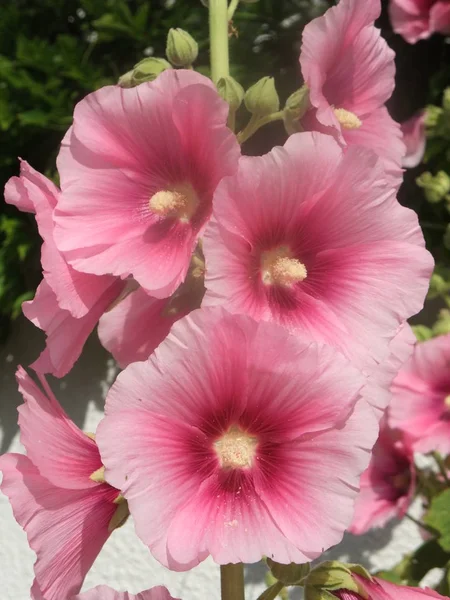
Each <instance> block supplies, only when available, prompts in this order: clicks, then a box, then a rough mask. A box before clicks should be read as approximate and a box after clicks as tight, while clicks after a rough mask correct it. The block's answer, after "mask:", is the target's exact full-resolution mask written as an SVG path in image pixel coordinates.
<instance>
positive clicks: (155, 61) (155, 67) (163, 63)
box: [133, 56, 172, 85]
mask: <svg viewBox="0 0 450 600" xmlns="http://www.w3.org/2000/svg"><path fill="white" fill-rule="evenodd" d="M171 68H172V65H171V64H170V63H168V62H167V60H164V58H153V56H150V57H149V58H144V59H143V60H141V61H140V62H138V63H137V64H136V65H134V69H133V83H134V85H138V84H139V83H143V82H144V81H154V80H155V79H156V78H157V77H158V75H159V74H160V73H162V72H163V71H165V70H166V69H171Z"/></svg>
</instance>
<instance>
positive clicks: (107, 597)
mask: <svg viewBox="0 0 450 600" xmlns="http://www.w3.org/2000/svg"><path fill="white" fill-rule="evenodd" d="M71 600H176V598H172V596H171V595H170V594H169V591H168V590H167V589H166V588H165V587H162V586H158V587H154V588H152V589H151V590H146V591H145V592H140V593H139V594H129V593H128V592H116V591H115V590H113V589H112V588H110V587H108V586H106V585H99V586H97V587H95V588H92V589H91V590H89V591H88V592H85V593H84V594H79V595H78V596H74V597H73V598H72V599H71Z"/></svg>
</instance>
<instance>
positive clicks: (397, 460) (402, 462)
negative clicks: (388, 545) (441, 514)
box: [349, 421, 415, 535]
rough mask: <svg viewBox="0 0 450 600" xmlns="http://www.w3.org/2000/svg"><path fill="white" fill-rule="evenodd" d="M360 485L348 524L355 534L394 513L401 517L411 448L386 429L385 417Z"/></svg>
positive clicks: (411, 477) (410, 477)
mask: <svg viewBox="0 0 450 600" xmlns="http://www.w3.org/2000/svg"><path fill="white" fill-rule="evenodd" d="M360 485H361V491H360V493H359V496H358V498H357V500H356V505H355V514H354V517H353V521H352V524H351V526H350V528H349V531H351V532H352V533H355V534H358V535H360V534H362V533H365V532H366V531H368V530H369V529H371V528H373V527H382V526H383V525H385V524H386V523H387V522H388V521H389V520H390V519H392V518H394V517H403V516H404V515H405V513H406V511H407V510H408V507H409V505H410V503H411V501H412V499H413V495H414V489H415V469H414V455H413V451H412V449H411V448H410V446H409V444H408V443H407V442H406V441H405V440H403V439H402V435H401V432H400V431H398V430H397V431H395V430H392V429H390V428H389V427H388V425H387V424H386V422H385V421H383V425H382V427H381V431H380V435H379V437H378V440H377V443H376V444H375V447H374V449H373V452H372V458H371V459H370V464H369V467H368V469H367V471H365V472H364V473H363V475H362V477H361V483H360Z"/></svg>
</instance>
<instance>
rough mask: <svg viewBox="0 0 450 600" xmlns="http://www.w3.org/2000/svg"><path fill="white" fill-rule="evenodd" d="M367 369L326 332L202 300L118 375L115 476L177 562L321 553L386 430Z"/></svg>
mask: <svg viewBox="0 0 450 600" xmlns="http://www.w3.org/2000/svg"><path fill="white" fill-rule="evenodd" d="M363 383H364V378H363V377H362V376H361V375H360V374H359V372H358V371H357V370H356V369H355V368H354V367H353V366H351V365H350V364H349V363H348V362H347V361H346V359H344V357H343V356H342V355H340V354H339V353H338V352H336V351H334V350H333V349H331V348H329V347H327V346H322V345H317V344H315V343H311V344H305V343H304V342H302V341H301V340H300V339H299V338H298V337H296V336H292V335H290V334H289V333H288V331H287V330H286V329H284V328H282V327H279V326H277V325H275V324H272V323H257V322H256V321H254V320H253V319H251V318H249V317H247V316H244V315H231V314H230V313H227V312H226V311H224V310H222V309H221V308H215V309H200V310H197V311H194V312H192V313H191V314H190V315H189V316H188V317H185V318H183V319H181V320H180V321H178V322H177V323H175V325H174V326H173V328H172V331H171V333H170V334H169V336H168V338H166V340H165V341H164V342H163V343H162V344H161V345H160V346H159V347H158V348H157V350H156V351H155V354H154V355H153V356H152V357H151V358H150V359H149V360H148V361H146V362H140V363H134V364H132V365H129V366H128V367H127V368H126V369H125V370H124V371H123V372H122V373H121V374H120V375H119V376H118V379H117V381H116V383H115V384H114V385H113V387H112V388H111V390H110V392H109V394H108V397H107V402H106V417H105V419H104V420H103V421H102V422H101V424H100V425H99V428H98V430H97V441H98V444H99V448H100V452H101V455H102V460H103V462H104V464H105V466H106V479H107V480H108V481H110V482H111V484H112V485H114V486H116V487H117V486H119V487H120V489H121V490H122V493H123V494H124V496H125V497H126V499H127V500H128V503H129V506H130V512H131V514H132V515H133V519H134V522H135V526H136V532H137V533H138V535H139V536H140V538H141V539H142V541H143V542H144V543H145V544H147V545H148V547H149V548H150V551H151V552H152V554H153V555H154V556H155V557H156V558H157V559H158V560H159V561H160V562H161V563H162V564H164V565H166V566H168V567H169V568H171V569H173V570H186V569H188V568H191V567H192V566H194V565H196V564H198V563H199V562H200V561H202V560H204V559H205V558H206V557H207V556H208V555H211V556H212V557H213V559H214V560H215V561H216V562H217V563H219V564H226V563H236V562H245V563H253V562H257V561H259V560H260V559H261V557H262V556H263V555H266V556H271V557H272V558H273V559H274V560H276V561H278V562H282V563H289V562H297V563H302V562H306V561H309V560H311V559H313V558H315V557H317V556H319V555H320V554H321V553H322V551H323V549H324V548H328V547H330V546H332V545H334V544H336V543H337V542H338V541H339V540H340V539H341V538H342V535H343V532H344V530H345V529H346V527H347V526H348V524H349V523H350V521H351V518H352V512H353V501H354V498H355V496H356V494H357V489H358V481H359V476H360V474H361V473H362V471H363V470H364V469H365V468H366V467H367V465H368V462H369V457H370V450H371V448H372V446H373V444H374V442H375V439H376V436H377V434H378V425H377V422H376V419H375V418H374V416H373V414H372V411H371V409H370V408H369V407H368V405H367V403H366V402H365V401H363V400H361V399H360V394H359V391H360V389H361V387H362V385H363ZM149 515H151V516H152V518H149Z"/></svg>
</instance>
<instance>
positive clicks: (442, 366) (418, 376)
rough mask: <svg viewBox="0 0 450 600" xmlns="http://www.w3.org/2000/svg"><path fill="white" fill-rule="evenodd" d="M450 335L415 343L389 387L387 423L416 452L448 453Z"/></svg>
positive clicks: (449, 442)
mask: <svg viewBox="0 0 450 600" xmlns="http://www.w3.org/2000/svg"><path fill="white" fill-rule="evenodd" d="M449 363H450V334H447V335H442V336H439V337H436V338H433V339H431V340H427V341H426V342H422V343H420V344H417V346H416V349H415V352H414V355H413V357H412V358H411V359H410V360H409V361H408V362H407V363H406V365H405V366H404V367H403V369H402V370H401V371H400V373H399V374H398V376H397V378H396V379H395V381H394V384H393V386H392V393H393V397H392V402H391V405H390V407H389V422H390V424H391V426H392V427H397V428H399V429H401V430H402V431H403V432H404V433H405V434H406V435H407V436H408V437H409V438H410V443H411V444H412V447H413V448H414V450H416V451H417V452H424V453H426V452H431V451H433V450H436V451H438V452H441V453H442V454H444V455H447V454H449V453H450V370H449Z"/></svg>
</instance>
